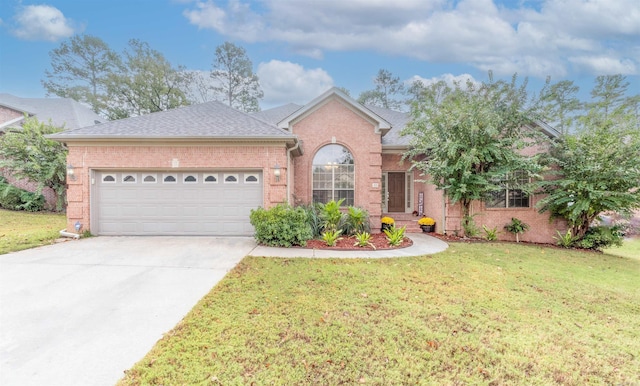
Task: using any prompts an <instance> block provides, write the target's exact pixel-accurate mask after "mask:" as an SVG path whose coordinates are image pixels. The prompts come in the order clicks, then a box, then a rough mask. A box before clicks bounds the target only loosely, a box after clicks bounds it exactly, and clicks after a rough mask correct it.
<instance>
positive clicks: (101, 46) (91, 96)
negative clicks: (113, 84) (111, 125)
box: [42, 35, 120, 116]
mask: <svg viewBox="0 0 640 386" xmlns="http://www.w3.org/2000/svg"><path fill="white" fill-rule="evenodd" d="M49 56H50V57H51V70H46V71H45V76H46V78H47V80H42V85H43V86H44V88H45V89H46V90H47V95H57V96H59V97H62V98H71V99H74V100H76V101H78V102H82V103H86V104H88V105H90V106H91V109H92V110H93V111H95V112H96V113H97V114H100V115H103V116H106V107H107V89H106V80H107V77H108V76H109V74H111V73H113V72H115V71H117V68H118V66H119V63H120V57H119V56H118V54H116V53H115V52H113V51H112V50H111V49H110V48H109V46H108V45H107V43H105V42H104V41H103V40H102V39H100V38H98V37H95V36H91V35H76V36H73V37H72V38H71V39H69V41H65V42H62V44H60V47H58V48H55V49H53V50H51V52H49Z"/></svg>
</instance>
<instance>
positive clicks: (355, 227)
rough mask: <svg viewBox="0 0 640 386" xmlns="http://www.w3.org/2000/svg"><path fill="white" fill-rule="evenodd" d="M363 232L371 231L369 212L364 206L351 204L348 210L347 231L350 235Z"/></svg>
mask: <svg viewBox="0 0 640 386" xmlns="http://www.w3.org/2000/svg"><path fill="white" fill-rule="evenodd" d="M362 232H371V224H369V212H367V211H366V210H365V209H362V208H358V207H355V206H350V207H349V208H348V210H347V219H346V222H345V233H346V234H348V235H355V234H357V233H362Z"/></svg>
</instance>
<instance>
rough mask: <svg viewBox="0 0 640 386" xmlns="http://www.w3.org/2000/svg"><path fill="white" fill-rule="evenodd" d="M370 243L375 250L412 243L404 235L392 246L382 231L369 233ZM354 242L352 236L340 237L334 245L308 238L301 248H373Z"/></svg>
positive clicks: (344, 249) (405, 245) (400, 246)
mask: <svg viewBox="0 0 640 386" xmlns="http://www.w3.org/2000/svg"><path fill="white" fill-rule="evenodd" d="M369 241H370V242H371V244H373V245H374V246H375V249H376V250H380V249H398V248H406V247H409V246H411V245H413V241H411V239H409V238H407V237H405V238H404V240H403V241H402V244H400V245H399V246H397V247H393V246H390V245H389V242H388V241H387V236H386V235H385V234H384V233H374V234H372V235H371V240H369ZM355 243H356V239H355V238H354V237H342V238H341V240H338V242H336V245H335V246H334V247H329V246H327V243H326V242H324V241H323V240H309V241H307V246H306V247H303V248H308V249H332V250H342V251H347V250H350V251H362V250H370V251H371V250H373V248H372V247H371V246H367V247H358V246H356V245H354V244H355Z"/></svg>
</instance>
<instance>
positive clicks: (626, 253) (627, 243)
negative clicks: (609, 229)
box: [604, 237, 640, 260]
mask: <svg viewBox="0 0 640 386" xmlns="http://www.w3.org/2000/svg"><path fill="white" fill-rule="evenodd" d="M604 252H605V253H608V254H609V255H615V256H620V257H629V258H632V259H639V260H640V237H636V238H633V239H625V240H624V242H623V243H622V246H621V247H617V248H615V247H614V248H608V249H606V250H605V251H604Z"/></svg>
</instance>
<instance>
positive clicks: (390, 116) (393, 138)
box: [365, 105, 411, 147]
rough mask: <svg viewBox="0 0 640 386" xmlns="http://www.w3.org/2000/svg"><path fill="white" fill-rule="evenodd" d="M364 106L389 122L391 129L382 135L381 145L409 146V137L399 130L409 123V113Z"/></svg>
mask: <svg viewBox="0 0 640 386" xmlns="http://www.w3.org/2000/svg"><path fill="white" fill-rule="evenodd" d="M365 107H366V108H368V109H369V110H371V111H373V112H374V113H375V114H377V115H379V116H380V117H381V118H383V119H384V120H386V121H387V122H389V123H390V124H391V130H389V131H388V132H387V134H385V135H384V136H383V137H382V146H383V147H385V146H409V137H403V136H401V135H400V132H401V131H402V129H404V127H405V126H406V125H407V124H408V123H409V121H410V120H411V117H410V116H409V113H403V112H400V111H394V110H389V109H385V108H384V107H378V106H372V105H366V106H365Z"/></svg>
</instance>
